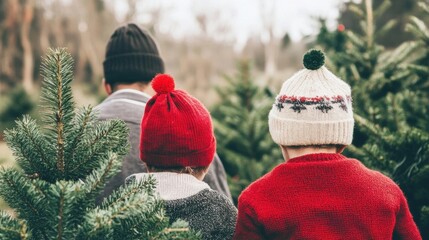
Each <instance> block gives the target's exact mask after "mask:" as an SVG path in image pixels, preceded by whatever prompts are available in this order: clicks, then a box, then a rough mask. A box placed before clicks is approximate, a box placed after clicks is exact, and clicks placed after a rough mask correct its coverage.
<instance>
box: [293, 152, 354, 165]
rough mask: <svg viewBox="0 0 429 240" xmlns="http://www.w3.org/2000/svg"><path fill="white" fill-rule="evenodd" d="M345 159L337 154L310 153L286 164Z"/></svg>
mask: <svg viewBox="0 0 429 240" xmlns="http://www.w3.org/2000/svg"><path fill="white" fill-rule="evenodd" d="M345 159H347V158H346V157H344V156H343V155H342V154H339V153H312V154H306V155H302V156H299V157H295V158H291V159H289V160H288V161H287V163H303V162H320V161H338V160H345Z"/></svg>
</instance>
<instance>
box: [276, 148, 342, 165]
mask: <svg viewBox="0 0 429 240" xmlns="http://www.w3.org/2000/svg"><path fill="white" fill-rule="evenodd" d="M282 153H283V158H284V160H285V161H286V162H287V161H288V160H289V159H292V158H296V157H300V156H304V155H307V154H314V153H339V151H338V150H337V148H336V147H329V148H316V147H302V148H289V147H283V146H282Z"/></svg>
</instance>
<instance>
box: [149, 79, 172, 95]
mask: <svg viewBox="0 0 429 240" xmlns="http://www.w3.org/2000/svg"><path fill="white" fill-rule="evenodd" d="M152 88H153V90H155V92H156V93H159V94H161V93H169V92H171V91H173V90H174V79H173V78H172V77H171V76H170V75H168V74H158V75H156V76H155V77H154V78H153V80H152Z"/></svg>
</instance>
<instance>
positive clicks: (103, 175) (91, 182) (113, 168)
mask: <svg viewBox="0 0 429 240" xmlns="http://www.w3.org/2000/svg"><path fill="white" fill-rule="evenodd" d="M101 162H102V163H101V165H100V167H99V168H97V169H95V170H94V171H93V172H92V173H91V175H89V176H88V177H87V178H86V180H85V190H86V192H87V194H86V196H85V197H91V196H92V198H93V197H95V196H96V194H98V193H99V191H100V190H101V189H102V188H103V187H104V185H105V184H106V182H107V181H108V180H109V179H110V178H111V177H113V176H114V175H115V174H116V173H118V171H119V170H120V169H121V165H122V162H121V160H120V159H119V158H118V155H116V154H114V153H112V152H109V153H108V154H107V156H106V157H105V158H104V159H102V160H101Z"/></svg>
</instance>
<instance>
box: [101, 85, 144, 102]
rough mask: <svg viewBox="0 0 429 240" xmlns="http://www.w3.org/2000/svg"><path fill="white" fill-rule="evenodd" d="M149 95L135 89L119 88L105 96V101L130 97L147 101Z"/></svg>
mask: <svg viewBox="0 0 429 240" xmlns="http://www.w3.org/2000/svg"><path fill="white" fill-rule="evenodd" d="M150 98H151V96H150V95H149V94H147V93H145V92H142V91H138V90H135V89H128V88H127V89H119V90H117V91H115V92H113V93H112V94H111V95H110V96H108V97H107V99H106V101H109V100H116V99H130V100H134V101H139V102H147V101H149V99H150Z"/></svg>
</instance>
